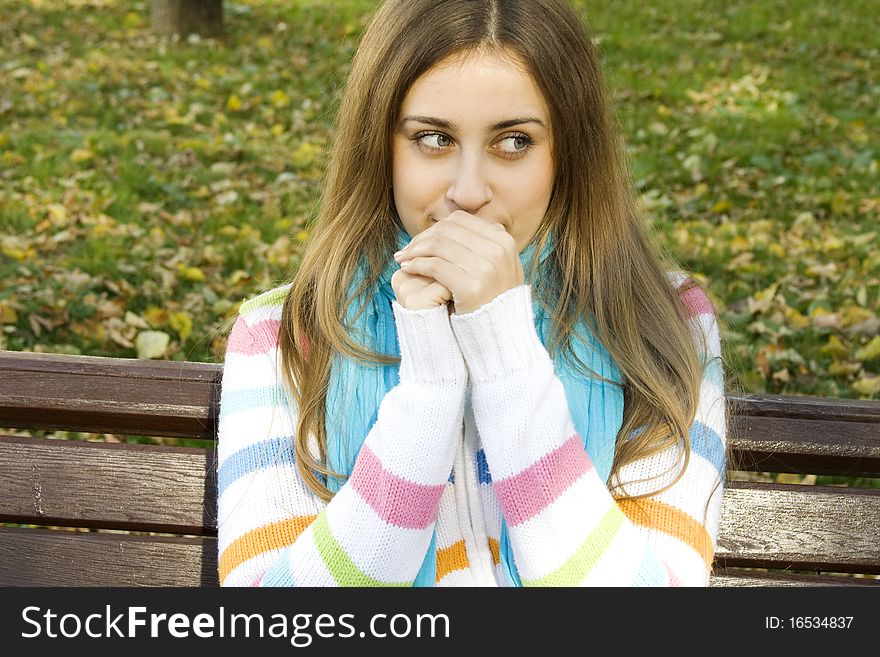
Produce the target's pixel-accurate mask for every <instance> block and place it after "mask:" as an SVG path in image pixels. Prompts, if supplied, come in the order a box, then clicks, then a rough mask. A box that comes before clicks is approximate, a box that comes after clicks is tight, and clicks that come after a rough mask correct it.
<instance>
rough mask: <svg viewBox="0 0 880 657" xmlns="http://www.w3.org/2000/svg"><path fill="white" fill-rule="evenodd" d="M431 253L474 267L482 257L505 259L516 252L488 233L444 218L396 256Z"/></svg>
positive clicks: (395, 257) (414, 239)
mask: <svg viewBox="0 0 880 657" xmlns="http://www.w3.org/2000/svg"><path fill="white" fill-rule="evenodd" d="M431 255H436V256H439V257H442V258H445V259H447V260H449V261H451V262H456V263H458V264H459V265H462V266H463V267H464V268H465V269H473V268H474V266H476V265H477V264H478V261H479V260H482V259H486V258H488V259H490V260H501V259H503V258H505V257H506V256H508V255H511V256H512V255H513V253H508V252H507V251H506V250H505V249H504V247H502V246H501V245H499V243H498V242H497V241H493V240H490V239H488V238H486V237H484V236H483V235H482V234H481V233H479V232H476V231H474V230H472V229H471V228H470V227H469V226H467V225H464V224H459V223H454V222H449V221H446V220H443V221H442V222H438V223H436V224H434V225H433V226H431V228H429V229H427V230H425V231H423V232H421V233H419V234H418V235H416V237H414V238H413V240H412V241H411V242H410V243H409V245H407V246H406V248H404V249H402V250H401V251H398V252H397V253H395V254H394V259H395V260H397V262H403V261H404V260H409V259H412V258H416V257H420V256H431Z"/></svg>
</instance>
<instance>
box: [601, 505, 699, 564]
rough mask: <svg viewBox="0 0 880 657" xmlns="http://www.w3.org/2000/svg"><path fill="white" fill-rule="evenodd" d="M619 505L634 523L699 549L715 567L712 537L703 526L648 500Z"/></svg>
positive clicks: (685, 515)
mask: <svg viewBox="0 0 880 657" xmlns="http://www.w3.org/2000/svg"><path fill="white" fill-rule="evenodd" d="M617 504H618V506H620V509H621V511H623V512H624V513H625V514H626V515H627V517H629V519H630V520H631V521H632V522H633V523H635V524H637V525H641V526H643V527H647V528H648V529H656V530H657V531H661V532H663V533H664V534H669V535H670V536H672V537H673V538H677V539H678V540H680V541H681V542H682V543H685V544H687V545H689V546H691V547H692V548H693V549H694V550H696V552H697V554H699V555H700V557H701V558H702V559H703V561H704V562H705V563H706V567H707V568H710V567H711V566H712V558H713V556H714V550H713V548H712V537H711V536H709V532H708V531H706V528H705V527H703V525H701V524H700V523H699V522H697V521H696V520H694V519H693V518H692V517H691V516H689V515H688V514H686V513H685V512H684V511H682V510H681V509H677V508H675V507H674V506H670V505H669V504H665V503H664V502H658V501H657V500H648V499H644V498H642V499H638V500H632V499H628V500H618V502H617Z"/></svg>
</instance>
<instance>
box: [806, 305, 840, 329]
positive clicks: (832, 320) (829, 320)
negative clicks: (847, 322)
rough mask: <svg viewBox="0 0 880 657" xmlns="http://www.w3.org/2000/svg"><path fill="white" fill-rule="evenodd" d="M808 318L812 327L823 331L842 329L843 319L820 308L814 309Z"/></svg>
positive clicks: (837, 314)
mask: <svg viewBox="0 0 880 657" xmlns="http://www.w3.org/2000/svg"><path fill="white" fill-rule="evenodd" d="M810 317H811V318H812V320H813V326H815V327H816V328H820V329H821V328H825V329H841V328H843V317H841V316H840V313H829V312H827V311H825V310H823V309H822V308H816V310H814V311H813V312H812V313H810Z"/></svg>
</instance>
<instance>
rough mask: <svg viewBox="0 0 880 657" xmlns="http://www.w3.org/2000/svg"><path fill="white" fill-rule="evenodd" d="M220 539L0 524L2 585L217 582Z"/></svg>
mask: <svg viewBox="0 0 880 657" xmlns="http://www.w3.org/2000/svg"><path fill="white" fill-rule="evenodd" d="M217 585H218V584H217V539H216V538H213V537H200V538H188V537H168V536H144V535H134V534H112V533H99V532H72V531H59V530H49V529H22V528H18V527H0V586H217Z"/></svg>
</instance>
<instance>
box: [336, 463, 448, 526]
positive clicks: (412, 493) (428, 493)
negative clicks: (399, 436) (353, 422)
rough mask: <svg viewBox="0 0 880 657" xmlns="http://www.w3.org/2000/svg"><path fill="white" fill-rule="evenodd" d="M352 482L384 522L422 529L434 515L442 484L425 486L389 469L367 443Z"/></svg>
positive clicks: (355, 467) (435, 514)
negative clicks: (401, 476)
mask: <svg viewBox="0 0 880 657" xmlns="http://www.w3.org/2000/svg"><path fill="white" fill-rule="evenodd" d="M351 485H352V486H354V489H355V490H356V491H357V492H358V493H360V496H361V497H363V498H364V500H365V501H366V502H367V504H369V505H370V506H371V507H372V508H373V510H374V511H375V512H376V513H377V514H378V515H379V517H380V518H382V520H384V521H385V522H387V523H389V524H391V525H395V526H397V527H406V528H407V529H423V528H425V527H427V526H428V525H430V524H431V523H432V522H434V520H435V519H436V518H437V507H438V506H439V504H440V495H441V494H442V493H443V488H444V486H445V484H440V485H439V486H425V485H424V484H416V483H413V482H411V481H407V480H406V479H401V478H400V477H398V476H397V475H394V474H392V473H391V472H388V470H386V469H385V468H384V467H382V463H381V462H380V461H379V458H378V457H377V456H376V455H375V454H374V453H373V452H372V451H371V450H370V448H369V447H367V446H366V445H365V446H364V447H362V448H361V451H360V453H359V454H358V457H357V462H356V463H355V465H354V471H353V472H352V473H351Z"/></svg>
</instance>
